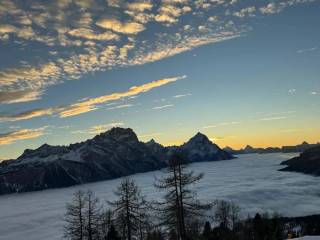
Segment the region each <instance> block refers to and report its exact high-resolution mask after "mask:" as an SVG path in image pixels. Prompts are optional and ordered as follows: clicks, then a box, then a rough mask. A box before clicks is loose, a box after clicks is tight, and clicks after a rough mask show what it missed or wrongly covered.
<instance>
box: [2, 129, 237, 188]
mask: <svg viewBox="0 0 320 240" xmlns="http://www.w3.org/2000/svg"><path fill="white" fill-rule="evenodd" d="M175 151H183V152H184V153H185V156H186V157H187V161H188V162H199V161H216V160H226V159H231V158H232V155H230V154H229V153H227V152H225V151H223V150H221V149H220V148H219V147H218V146H217V145H215V144H213V143H212V142H210V141H209V139H208V138H207V137H206V136H205V135H202V134H197V135H196V136H195V137H193V138H192V139H190V141H189V142H187V143H185V144H184V145H182V146H180V147H164V146H162V145H160V144H158V143H156V142H155V141H150V142H147V143H143V142H140V141H139V140H138V138H137V136H136V134H135V133H134V132H133V131H132V130H131V129H129V128H128V129H123V128H113V129H111V130H109V131H107V132H105V133H101V134H99V135H97V136H95V137H94V138H92V139H89V140H87V141H85V142H82V143H76V144H71V145H69V146H50V145H47V144H44V145H42V146H41V147H39V148H38V149H35V150H30V149H27V150H25V151H24V153H23V154H22V155H21V156H20V157H18V158H17V159H16V160H10V161H5V162H2V163H0V194H5V193H12V192H25V191H34V190H41V189H47V188H58V187H65V186H71V185H75V184H81V183H85V182H93V181H100V180H106V179H112V178H116V177H121V176H126V175H130V174H134V173H138V172H147V171H152V170H157V169H160V168H163V167H166V166H167V160H168V158H169V157H170V155H171V154H172V153H173V152H175Z"/></svg>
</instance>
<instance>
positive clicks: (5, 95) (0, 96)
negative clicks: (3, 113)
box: [0, 90, 42, 104]
mask: <svg viewBox="0 0 320 240" xmlns="http://www.w3.org/2000/svg"><path fill="white" fill-rule="evenodd" d="M41 95H42V91H32V90H21V91H7V92H0V103H6V104H9V103H21V102H29V101H34V100H37V99H40V96H41Z"/></svg>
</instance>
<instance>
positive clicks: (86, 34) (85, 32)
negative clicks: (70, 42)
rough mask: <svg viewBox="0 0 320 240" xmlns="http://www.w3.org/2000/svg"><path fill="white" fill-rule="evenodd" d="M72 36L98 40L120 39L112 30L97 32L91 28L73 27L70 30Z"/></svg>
mask: <svg viewBox="0 0 320 240" xmlns="http://www.w3.org/2000/svg"><path fill="white" fill-rule="evenodd" d="M68 34H69V35H70V36H73V37H79V38H85V39H89V40H98V41H111V40H119V39H120V37H119V36H118V35H117V34H115V33H112V32H104V33H95V32H93V31H92V30H91V29H87V28H77V29H72V30H70V31H69V32H68Z"/></svg>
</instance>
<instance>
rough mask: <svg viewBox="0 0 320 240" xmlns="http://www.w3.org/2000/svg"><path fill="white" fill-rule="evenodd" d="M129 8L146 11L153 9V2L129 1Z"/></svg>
mask: <svg viewBox="0 0 320 240" xmlns="http://www.w3.org/2000/svg"><path fill="white" fill-rule="evenodd" d="M127 8H128V9H129V10H131V11H137V12H144V11H145V10H151V9H152V3H150V2H133V3H128V5H127Z"/></svg>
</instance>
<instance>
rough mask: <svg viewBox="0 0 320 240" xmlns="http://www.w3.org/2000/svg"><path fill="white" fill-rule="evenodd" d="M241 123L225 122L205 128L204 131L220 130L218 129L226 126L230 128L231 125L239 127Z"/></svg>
mask: <svg viewBox="0 0 320 240" xmlns="http://www.w3.org/2000/svg"><path fill="white" fill-rule="evenodd" d="M239 124H240V122H223V123H218V124H214V125H208V126H204V127H203V128H204V129H208V128H218V127H224V126H230V125H239Z"/></svg>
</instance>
